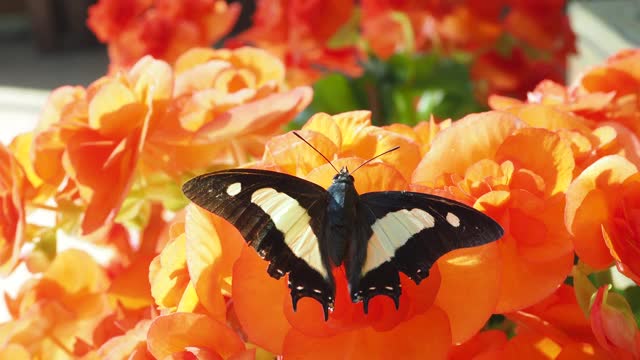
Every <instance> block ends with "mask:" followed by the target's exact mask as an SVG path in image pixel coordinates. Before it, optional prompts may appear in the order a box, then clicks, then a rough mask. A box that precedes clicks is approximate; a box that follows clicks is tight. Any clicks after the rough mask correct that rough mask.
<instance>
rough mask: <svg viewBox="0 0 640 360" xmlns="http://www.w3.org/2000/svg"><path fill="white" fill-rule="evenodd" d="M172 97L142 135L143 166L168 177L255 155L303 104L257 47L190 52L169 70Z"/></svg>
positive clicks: (306, 92)
mask: <svg viewBox="0 0 640 360" xmlns="http://www.w3.org/2000/svg"><path fill="white" fill-rule="evenodd" d="M175 72H176V76H175V87H174V100H173V102H172V104H171V106H170V107H169V109H168V111H167V112H166V114H165V117H164V119H163V121H162V122H158V123H156V124H155V127H154V128H153V129H152V131H150V132H149V140H148V144H147V148H146V149H145V151H144V153H143V156H144V157H145V160H144V162H145V164H147V166H149V167H151V168H152V169H154V170H161V171H163V172H166V173H167V174H169V175H171V176H172V177H174V178H178V179H180V177H179V176H178V175H181V174H183V173H184V172H189V173H201V172H204V171H206V170H207V169H210V168H212V167H231V166H238V165H239V164H241V163H245V162H247V161H249V159H251V158H255V157H259V156H261V155H262V149H263V148H264V144H265V143H266V141H267V140H268V139H270V138H271V137H272V136H274V135H275V134H277V133H280V132H281V131H282V127H283V126H284V125H285V124H287V123H288V122H289V121H291V120H292V119H293V117H294V116H295V115H296V114H297V113H298V112H300V111H302V109H304V108H305V107H306V106H307V105H308V104H309V102H310V101H311V97H312V93H311V89H310V88H307V87H298V88H294V89H293V90H288V89H287V87H286V85H285V83H284V81H285V68H284V66H283V64H282V63H281V62H280V61H279V60H278V59H277V58H275V57H273V56H272V55H270V54H268V53H267V52H265V51H264V50H260V49H255V48H249V47H244V48H239V49H235V50H227V49H222V50H212V49H205V48H196V49H192V50H190V51H188V52H187V53H185V54H184V55H183V56H181V57H180V58H179V59H178V60H177V61H176V65H175Z"/></svg>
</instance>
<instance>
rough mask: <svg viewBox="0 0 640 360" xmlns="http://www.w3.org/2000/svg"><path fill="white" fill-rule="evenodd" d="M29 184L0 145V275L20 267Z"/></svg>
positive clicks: (13, 159)
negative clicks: (0, 207)
mask: <svg viewBox="0 0 640 360" xmlns="http://www.w3.org/2000/svg"><path fill="white" fill-rule="evenodd" d="M28 187H29V182H28V180H27V178H26V175H25V173H24V171H23V170H22V167H21V166H20V165H19V164H18V161H17V160H16V158H15V157H14V155H13V154H12V153H11V152H9V149H7V148H6V147H5V146H4V145H2V144H0V203H1V204H2V210H0V275H8V274H9V273H10V272H11V271H12V270H13V269H14V267H15V266H16V265H17V263H18V259H19V256H20V249H21V248H22V244H23V242H24V238H25V217H26V215H25V208H24V206H25V204H24V202H25V199H24V198H25V192H26V191H27V190H28Z"/></svg>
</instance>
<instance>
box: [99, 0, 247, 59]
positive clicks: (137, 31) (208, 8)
mask: <svg viewBox="0 0 640 360" xmlns="http://www.w3.org/2000/svg"><path fill="white" fill-rule="evenodd" d="M239 14H240V6H239V4H229V5H228V4H227V3H226V2H225V1H221V0H187V1H171V0H134V1H126V0H125V1H123V0H101V1H99V2H98V3H97V4H95V5H93V6H91V7H90V8H89V19H88V20H87V24H88V26H89V28H90V29H91V30H93V31H94V32H95V34H96V36H97V37H98V39H99V40H100V41H102V42H104V43H106V44H107V46H108V49H109V58H110V60H111V63H110V68H111V70H112V71H116V70H118V69H120V68H128V67H130V66H132V65H133V64H135V63H136V62H137V61H138V60H139V59H140V58H142V57H143V56H145V55H151V56H153V57H155V58H157V59H162V60H165V61H167V62H169V63H173V62H174V61H175V60H176V59H177V58H178V57H179V56H180V55H181V54H182V53H184V52H185V51H187V50H188V49H190V48H192V47H195V46H210V45H212V44H213V43H215V42H216V41H217V40H219V39H220V38H221V37H222V36H224V35H225V34H226V33H227V32H229V31H230V30H231V27H232V26H233V25H234V23H235V22H236V19H237V17H238V15H239Z"/></svg>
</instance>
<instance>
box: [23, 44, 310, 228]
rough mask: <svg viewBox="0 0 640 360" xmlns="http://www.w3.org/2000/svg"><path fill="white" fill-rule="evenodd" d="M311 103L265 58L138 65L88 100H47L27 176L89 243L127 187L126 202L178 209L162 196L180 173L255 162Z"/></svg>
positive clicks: (195, 56) (203, 53)
mask: <svg viewBox="0 0 640 360" xmlns="http://www.w3.org/2000/svg"><path fill="white" fill-rule="evenodd" d="M310 100H311V90H310V89H309V88H306V87H303V88H296V89H293V90H291V91H288V90H287V89H286V86H285V85H284V68H283V66H282V63H280V62H279V61H278V60H277V59H276V58H274V57H272V56H270V55H269V54H267V53H266V52H264V51H262V50H258V49H252V48H240V49H236V50H233V51H229V50H219V51H215V50H211V49H194V50H192V51H190V52H188V53H186V54H185V55H184V56H183V57H181V58H180V59H179V60H178V62H177V64H176V69H175V73H174V70H173V69H172V68H171V67H170V66H169V65H168V64H167V63H165V62H163V61H158V60H154V59H152V58H151V57H145V58H143V59H141V60H140V61H139V62H138V63H136V65H135V66H134V67H133V68H131V70H129V71H128V72H126V73H117V74H115V75H112V76H107V77H103V78H101V79H99V80H97V81H95V82H94V83H93V84H92V85H91V86H90V87H89V88H88V89H86V90H84V89H82V88H71V87H65V88H61V89H59V90H56V91H55V92H54V93H53V94H52V96H51V98H50V101H49V103H48V105H47V106H46V108H45V111H44V113H43V117H42V119H41V124H40V125H39V130H38V132H37V134H36V136H35V139H34V142H35V146H34V154H35V159H34V164H35V166H34V171H35V173H36V174H37V175H38V176H39V177H40V178H41V179H42V181H44V182H45V183H47V184H48V185H49V186H51V187H53V188H58V192H57V194H56V200H57V201H58V206H59V208H60V212H61V213H62V214H64V215H63V217H72V216H79V214H80V213H82V212H83V211H84V214H82V223H81V229H82V233H83V234H89V233H93V232H95V231H97V230H100V229H105V228H108V226H110V225H111V224H112V223H113V221H114V220H115V218H116V215H118V213H119V211H120V210H121V207H122V204H123V202H124V200H125V198H126V197H127V195H128V193H129V190H130V189H131V188H132V186H134V185H135V186H136V187H137V188H140V191H136V192H134V193H137V196H138V198H134V199H133V200H132V201H133V202H135V201H138V203H140V202H144V201H145V200H148V199H147V198H152V199H157V200H161V201H163V202H165V201H174V202H175V201H180V199H182V198H181V196H180V194H178V195H175V196H174V197H175V198H176V199H173V198H171V193H170V194H169V195H167V194H166V193H167V188H168V187H170V186H173V187H175V182H179V181H181V180H182V178H183V176H184V174H185V173H189V174H191V173H197V172H204V171H205V170H207V169H209V168H212V167H216V166H217V167H228V166H235V165H237V164H239V163H241V162H246V161H247V160H248V159H249V158H250V157H257V156H260V155H261V149H262V147H263V144H264V143H265V142H266V141H267V140H268V139H269V138H270V137H271V136H273V135H274V134H276V133H278V132H279V131H281V127H282V126H283V125H284V124H286V123H287V122H288V121H290V120H291V119H292V118H293V117H294V116H295V115H296V114H297V113H298V112H299V111H301V110H302V109H303V108H304V107H305V106H306V105H307V104H308V103H309V102H310ZM65 176H68V179H69V180H70V181H68V182H67V183H66V186H65V187H64V188H62V187H60V186H59V185H60V183H61V182H62V181H63V179H64V178H65ZM154 182H156V183H158V184H156V185H155V188H156V189H161V190H155V191H156V193H153V189H154V187H152V186H149V184H150V183H154ZM161 185H165V186H164V187H163V186H161ZM176 191H177V190H176ZM144 192H147V193H149V194H147V196H143V195H145V193H144ZM131 206H133V205H131ZM134 208H135V207H134ZM127 215H128V216H131V217H135V216H138V213H137V212H135V211H130V213H129V214H127ZM124 220H130V219H124Z"/></svg>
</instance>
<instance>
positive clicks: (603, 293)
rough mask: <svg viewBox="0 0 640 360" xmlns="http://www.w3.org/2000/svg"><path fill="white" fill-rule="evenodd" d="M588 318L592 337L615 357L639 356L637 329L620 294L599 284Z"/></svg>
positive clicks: (629, 309) (632, 357)
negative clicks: (610, 291) (611, 291)
mask: <svg viewBox="0 0 640 360" xmlns="http://www.w3.org/2000/svg"><path fill="white" fill-rule="evenodd" d="M590 318H591V328H592V329H593V334H594V335H595V337H596V339H598V342H599V343H600V345H601V346H602V347H603V348H605V349H606V350H607V351H608V352H609V353H610V354H611V355H613V356H614V357H615V358H616V359H621V360H623V359H629V360H631V359H637V358H639V357H640V329H638V325H637V324H636V321H635V319H634V316H633V312H632V311H631V307H630V306H629V303H628V302H627V301H626V300H625V298H624V297H622V296H620V295H619V294H616V293H609V291H608V289H607V286H602V287H601V288H599V289H598V292H597V293H596V295H595V298H594V299H593V305H592V306H591V314H590Z"/></svg>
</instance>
